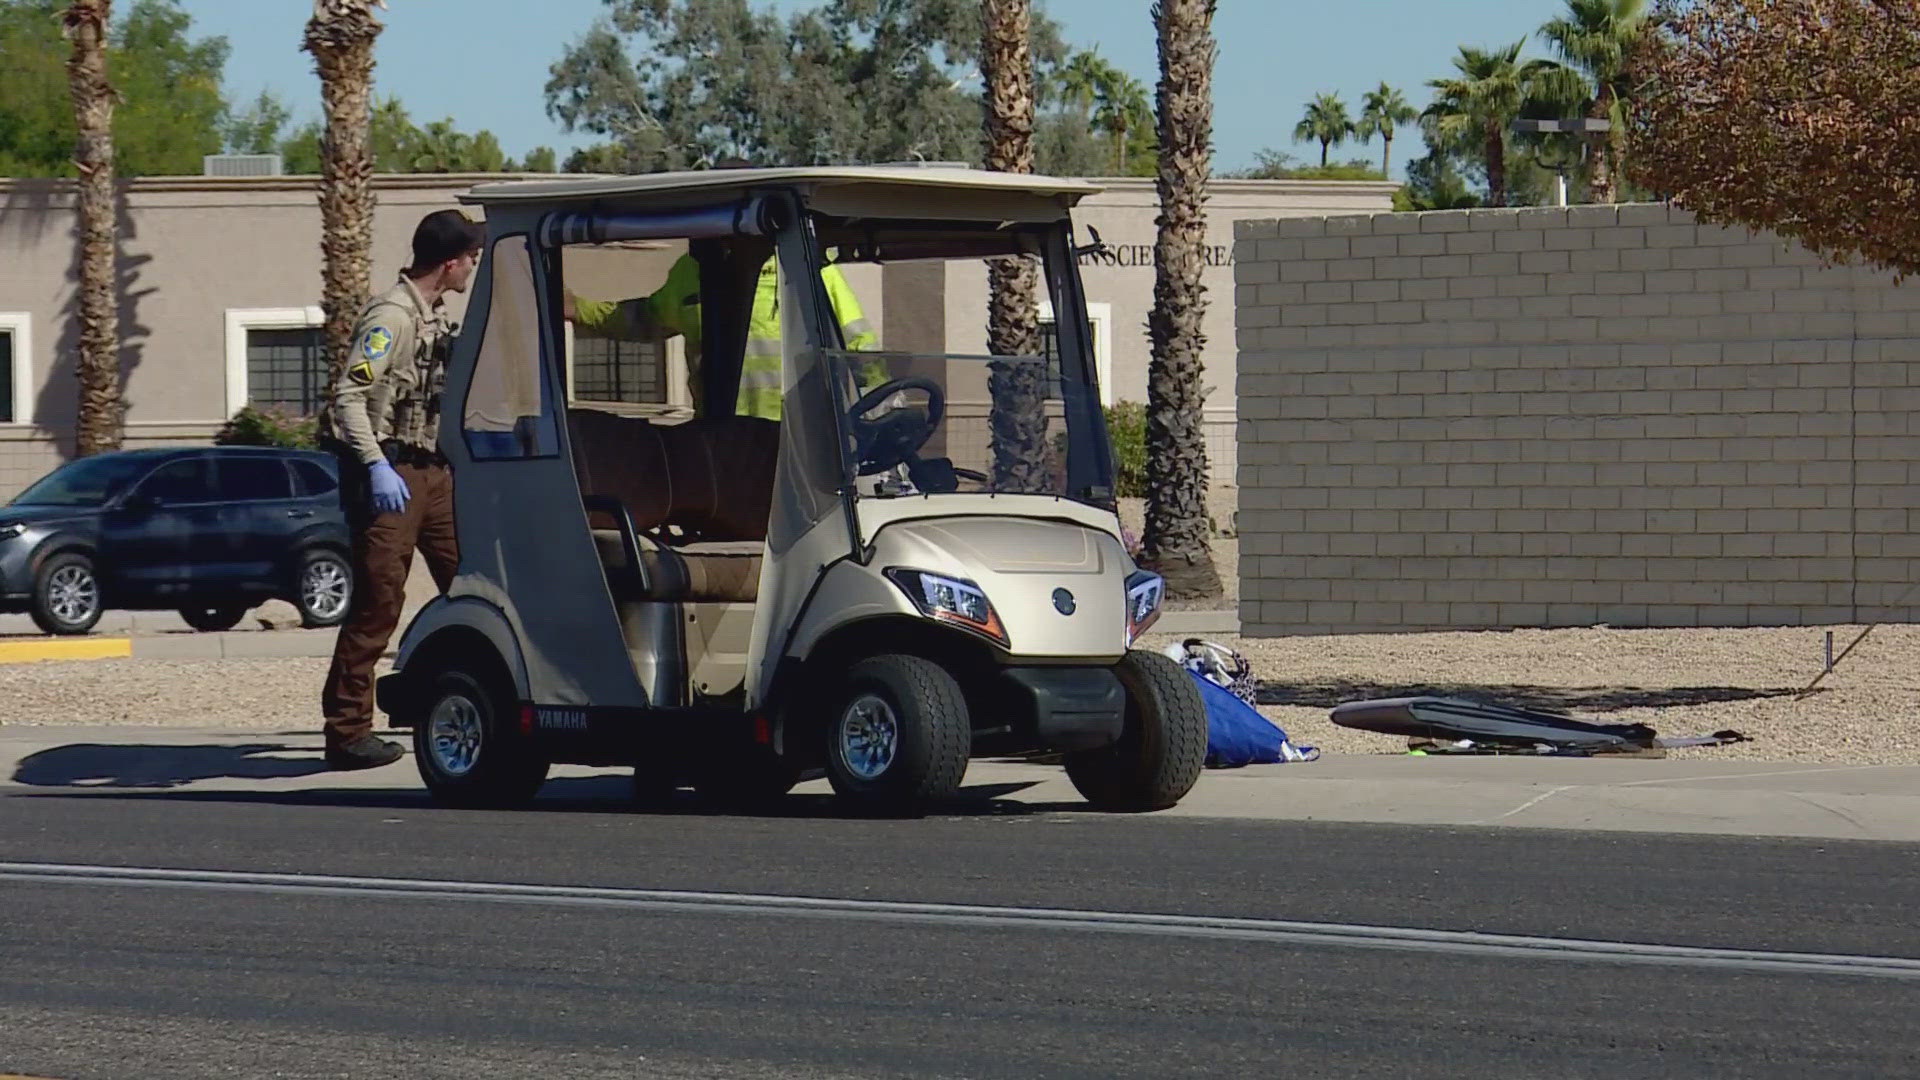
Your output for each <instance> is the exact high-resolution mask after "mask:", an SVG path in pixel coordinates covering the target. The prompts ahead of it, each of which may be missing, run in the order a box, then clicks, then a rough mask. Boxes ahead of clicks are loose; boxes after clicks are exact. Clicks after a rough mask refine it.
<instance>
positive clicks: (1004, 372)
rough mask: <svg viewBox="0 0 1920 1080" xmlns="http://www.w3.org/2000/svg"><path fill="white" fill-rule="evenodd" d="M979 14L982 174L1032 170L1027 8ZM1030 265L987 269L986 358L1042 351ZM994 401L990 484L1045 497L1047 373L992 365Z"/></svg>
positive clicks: (1001, 1)
mask: <svg viewBox="0 0 1920 1080" xmlns="http://www.w3.org/2000/svg"><path fill="white" fill-rule="evenodd" d="M980 8H981V19H982V23H981V34H982V37H981V49H980V74H981V78H982V79H983V80H984V81H985V82H986V84H987V97H986V106H987V108H986V123H987V168H989V169H993V170H995V171H996V172H1010V173H1030V172H1032V171H1033V113H1034V87H1033V54H1032V50H1031V47H1030V38H1031V35H1032V19H1033V12H1032V5H1031V4H1030V3H1029V0H986V2H985V3H983V4H981V5H980ZM1036 279H1037V275H1036V274H1035V271H1034V265H1033V263H1032V262H1031V261H1030V260H1027V259H1021V258H1005V259H994V260H992V262H990V263H989V264H988V267H987V280H988V286H987V287H988V291H989V298H988V308H987V342H988V351H989V352H991V353H993V355H995V356H1018V357H1033V356H1037V355H1038V354H1039V352H1040V329H1039V324H1040V308H1039V302H1038V300H1037V299H1036V297H1035V293H1034V287H1035V283H1036ZM988 390H989V396H990V397H991V398H992V399H993V420H992V426H993V477H994V481H993V482H994V486H995V488H997V489H999V490H1003V491H1044V490H1046V485H1047V480H1046V477H1047V475H1048V468H1047V416H1046V411H1045V410H1046V371H1045V370H1044V369H1043V368H1041V367H1040V365H1038V364H1035V363H1032V362H1031V361H1021V362H1001V361H996V362H994V364H993V365H992V367H991V373H990V374H989V376H988Z"/></svg>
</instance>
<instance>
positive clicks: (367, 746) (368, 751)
mask: <svg viewBox="0 0 1920 1080" xmlns="http://www.w3.org/2000/svg"><path fill="white" fill-rule="evenodd" d="M405 756H406V751H404V750H402V749H400V744H399V743H392V742H388V741H386V740H385V739H380V738H375V737H374V736H372V735H360V736H356V737H354V738H352V739H348V740H347V741H346V742H344V743H341V744H340V745H339V746H329V747H327V768H329V769H340V770H350V769H377V768H379V767H380V766H382V765H391V764H393V763H394V762H396V761H399V760H400V759H401V758H403V757H405Z"/></svg>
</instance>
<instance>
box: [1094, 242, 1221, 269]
mask: <svg viewBox="0 0 1920 1080" xmlns="http://www.w3.org/2000/svg"><path fill="white" fill-rule="evenodd" d="M1200 261H1201V262H1203V263H1205V264H1206V265H1208V266H1232V265H1233V264H1234V258H1233V246H1232V245H1230V244H1212V245H1209V246H1207V247H1203V248H1201V249H1200ZM1080 265H1081V266H1124V267H1128V268H1133V267H1144V268H1146V269H1149V270H1150V269H1152V268H1153V245H1152V244H1109V245H1107V249H1106V250H1105V251H1090V252H1087V253H1086V254H1084V255H1082V256H1080Z"/></svg>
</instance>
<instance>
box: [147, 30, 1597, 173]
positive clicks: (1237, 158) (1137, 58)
mask: <svg viewBox="0 0 1920 1080" xmlns="http://www.w3.org/2000/svg"><path fill="white" fill-rule="evenodd" d="M750 2H752V3H754V4H755V6H758V7H768V6H770V7H774V8H777V9H780V10H782V11H794V10H800V9H804V8H808V7H815V6H818V4H819V0H750ZM180 3H181V6H182V7H183V8H184V9H185V10H186V11H187V12H188V13H189V14H190V15H192V16H193V22H194V33H195V34H196V35H201V36H204V35H209V34H219V35H224V36H225V37H226V38H227V40H228V43H229V44H230V45H231V46H232V55H231V57H230V59H229V60H228V61H227V93H228V95H229V97H230V98H231V99H232V100H234V101H235V102H238V103H244V102H246V101H250V100H252V99H253V98H254V97H255V96H257V95H258V94H259V93H260V91H261V90H263V89H270V90H273V91H274V92H275V93H277V94H279V95H280V97H281V98H282V100H284V101H286V102H287V103H288V104H289V105H290V106H291V107H292V108H293V111H294V117H295V121H296V124H298V123H303V122H305V121H307V120H313V119H318V118H319V116H320V103H319V102H320V97H319V93H320V92H319V80H318V78H317V77H316V76H315V75H314V73H313V65H312V62H311V58H310V57H308V56H307V55H306V54H305V53H302V52H301V51H300V34H301V30H302V28H303V27H304V26H305V23H306V20H307V18H308V17H309V16H310V15H311V14H312V11H313V7H312V4H311V3H310V2H309V0H180ZM1036 3H1037V4H1038V6H1040V7H1042V8H1044V10H1045V11H1046V12H1047V13H1048V14H1049V15H1050V16H1052V17H1053V18H1054V20H1055V21H1057V22H1059V23H1060V25H1061V27H1062V28H1063V31H1064V33H1065V36H1066V39H1067V41H1068V42H1069V43H1070V44H1072V45H1073V46H1075V47H1077V48H1095V47H1097V48H1098V49H1099V51H1100V54H1101V55H1102V56H1104V57H1105V58H1106V59H1107V60H1109V61H1110V62H1112V63H1114V64H1116V65H1117V66H1119V67H1120V68H1122V69H1123V70H1125V71H1126V72H1128V73H1129V74H1131V75H1133V76H1134V77H1135V78H1137V79H1139V80H1140V81H1141V82H1142V83H1144V84H1146V85H1147V86H1148V87H1149V88H1151V87H1152V85H1153V82H1154V81H1155V79H1156V78H1157V75H1158V68H1157V62H1156V59H1155V56H1154V35H1153V24H1152V18H1151V16H1150V15H1149V14H1148V11H1149V7H1150V5H1149V3H1148V0H1036ZM1563 6H1564V5H1563V3H1562V0H1446V2H1445V3H1443V4H1436V3H1433V2H1432V0H1343V2H1327V0H1313V2H1306V0H1220V4H1219V9H1218V12H1217V14H1216V15H1215V16H1214V36H1215V39H1216V40H1217V41H1218V43H1219V47H1220V58H1219V61H1218V65H1217V67H1216V71H1215V83H1214V164H1215V168H1216V169H1220V170H1229V169H1238V168H1244V167H1247V166H1250V165H1252V164H1253V163H1254V161H1255V158H1256V155H1257V154H1258V153H1259V151H1261V150H1262V149H1274V150H1280V151H1284V152H1288V153H1291V154H1293V155H1294V156H1295V158H1296V159H1297V160H1299V161H1302V162H1307V161H1310V160H1314V159H1317V157H1318V154H1319V147H1318V146H1317V145H1316V144H1304V143H1303V144H1295V143H1294V142H1293V141H1292V134H1293V126H1294V124H1295V123H1297V122H1298V121H1299V119H1300V114H1301V111H1302V110H1303V109H1304V108H1305V106H1306V103H1307V102H1308V101H1309V100H1311V99H1312V97H1313V96H1314V95H1315V94H1316V93H1321V92H1326V91H1333V92H1337V93H1339V94H1340V95H1341V96H1342V97H1344V98H1345V99H1346V101H1347V104H1348V109H1349V111H1350V112H1351V113H1353V114H1354V115H1355V116H1357V115H1358V114H1359V110H1360V101H1361V95H1362V94H1364V93H1365V92H1366V91H1368V90H1370V89H1372V88H1374V87H1375V86H1377V85H1379V83H1380V82H1381V81H1382V80H1385V81H1386V82H1387V83H1389V84H1391V85H1393V86H1396V87H1399V88H1400V89H1401V90H1402V91H1403V92H1404V93H1405V94H1406V96H1407V99H1408V100H1409V101H1410V102H1412V103H1413V104H1414V106H1415V107H1416V108H1418V107H1421V106H1423V105H1425V104H1426V103H1427V101H1428V100H1429V99H1430V97H1431V94H1430V91H1428V89H1427V87H1426V83H1427V80H1429V79H1433V78H1439V77H1443V76H1445V75H1448V74H1450V72H1451V58H1452V56H1453V55H1454V54H1455V52H1456V51H1457V46H1459V45H1487V46H1490V45H1505V44H1512V43H1513V42H1515V41H1517V40H1520V39H1521V38H1523V37H1527V38H1530V40H1529V43H1528V50H1529V54H1530V55H1546V54H1545V51H1544V47H1543V46H1542V45H1541V44H1540V42H1539V40H1538V39H1537V38H1533V37H1532V36H1531V35H1532V33H1533V31H1534V30H1535V29H1537V28H1538V27H1539V26H1540V24H1541V23H1543V22H1546V21H1547V20H1548V19H1549V18H1552V17H1553V15H1554V14H1555V13H1556V12H1557V11H1558V10H1560V9H1561V8H1562V7H1563ZM605 8H606V5H605V3H604V0H389V3H388V10H387V11H386V12H385V13H384V14H383V15H382V19H383V20H384V21H385V23H386V27H387V28H386V30H385V31H384V32H383V33H382V34H381V35H380V39H379V44H378V46H377V52H376V56H375V60H376V64H377V66H376V68H375V71H374V79H375V82H376V85H377V89H376V92H377V93H378V94H379V95H381V96H383V97H384V96H386V95H387V94H394V95H397V96H398V97H399V98H400V100H401V101H402V102H403V103H404V104H405V105H406V107H407V108H408V110H409V112H410V113H411V114H412V116H413V118H414V121H415V122H416V123H426V122H427V121H430V120H438V119H441V118H443V117H451V118H452V119H453V120H454V122H455V124H456V126H457V127H458V128H459V129H460V130H462V131H477V130H479V129H481V128H486V129H488V130H491V131H492V132H493V133H494V134H495V135H496V136H498V137H499V139H500V143H501V145H502V147H503V148H505V150H506V151H507V153H508V154H510V155H513V156H515V157H518V156H521V155H523V154H525V153H526V152H527V151H528V150H530V149H532V148H534V147H536V146H543V145H544V146H552V147H553V148H554V149H556V150H558V151H560V155H561V157H562V158H563V159H564V158H565V156H566V152H567V151H568V150H570V149H573V148H574V147H577V146H580V145H582V144H584V143H586V142H590V141H592V140H591V139H590V138H588V137H585V136H582V135H569V134H567V133H566V132H564V131H562V130H561V128H560V125H559V123H558V122H557V121H555V120H552V119H551V118H549V117H548V116H547V114H546V98H545V94H544V92H543V87H544V86H545V85H546V80H547V69H548V67H549V66H550V65H551V64H552V63H553V62H554V61H555V60H557V59H559V58H560V56H561V54H562V53H563V52H564V51H565V50H566V48H567V46H568V45H569V44H570V43H572V42H573V41H574V40H575V39H577V38H578V37H579V36H580V35H581V34H582V33H583V32H585V31H586V29H587V28H588V27H589V26H591V25H592V24H593V21H594V20H595V19H596V18H598V17H599V16H600V14H601V12H603V11H604V10H605ZM1129 11H1131V12H1132V14H1131V15H1128V14H1127V12H1129ZM1440 12H1444V18H1441V17H1439V16H1438V15H1437V13H1440ZM1418 146H1419V140H1418V138H1417V137H1416V136H1415V134H1414V133H1413V132H1410V131H1408V132H1403V133H1402V135H1401V137H1400V139H1399V140H1398V141H1397V142H1396V143H1395V145H1394V159H1395V160H1394V172H1395V173H1396V174H1399V173H1400V172H1401V165H1402V164H1404V162H1405V160H1406V158H1408V157H1410V156H1416V155H1417V153H1418ZM1379 151H1380V146H1379V143H1378V142H1377V141H1376V142H1375V143H1374V144H1372V146H1371V147H1369V148H1368V149H1366V150H1364V151H1363V150H1361V149H1360V148H1358V147H1354V146H1351V145H1349V146H1347V147H1343V148H1336V149H1335V151H1334V158H1335V160H1341V159H1344V158H1347V157H1354V156H1361V155H1362V154H1365V155H1367V156H1371V157H1378V156H1379Z"/></svg>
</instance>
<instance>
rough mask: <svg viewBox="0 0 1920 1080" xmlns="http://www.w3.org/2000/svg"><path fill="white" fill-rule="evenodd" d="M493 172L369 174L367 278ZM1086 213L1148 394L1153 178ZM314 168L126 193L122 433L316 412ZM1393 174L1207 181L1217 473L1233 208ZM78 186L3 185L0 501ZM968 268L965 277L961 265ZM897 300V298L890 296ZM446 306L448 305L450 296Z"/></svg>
mask: <svg viewBox="0 0 1920 1080" xmlns="http://www.w3.org/2000/svg"><path fill="white" fill-rule="evenodd" d="M483 179H498V178H497V177H474V176H389V177H380V178H378V179H377V180H376V183H375V190H376V193H377V196H378V199H379V209H378V211H377V214H376V218H375V224H374V243H373V260H374V266H375V281H376V284H380V283H384V282H385V281H388V280H390V279H391V276H392V275H393V274H394V273H396V272H397V270H398V269H399V267H400V266H401V265H402V264H403V263H404V262H405V261H406V260H407V246H408V240H409V238H410V237H411V235H412V230H413V227H414V224H415V223H416V222H417V221H418V220H419V219H420V217H421V216H422V215H423V214H426V213H428V212H430V211H432V210H437V209H442V208H445V207H450V206H455V205H458V203H457V196H458V194H459V193H460V192H462V191H464V190H466V189H467V188H468V187H469V186H471V185H472V184H473V183H475V182H478V181H480V180H483ZM1103 183H1105V185H1106V187H1107V190H1106V191H1105V192H1103V193H1102V194H1100V195H1099V196H1096V197H1094V198H1093V199H1090V200H1088V201H1087V202H1086V203H1084V204H1082V207H1081V209H1080V211H1079V220H1080V221H1081V222H1082V223H1083V224H1084V225H1087V226H1091V227H1092V228H1093V229H1096V230H1098V231H1099V233H1100V236H1101V239H1102V240H1103V241H1105V243H1106V244H1107V245H1108V247H1109V248H1110V253H1109V254H1107V255H1104V256H1088V257H1087V258H1086V260H1085V261H1084V266H1083V276H1084V278H1085V281H1086V287H1087V294H1088V298H1089V300H1090V302H1091V307H1090V312H1089V314H1090V317H1091V318H1092V320H1093V322H1094V323H1095V335H1096V340H1097V343H1098V344H1097V351H1098V353H1099V361H1100V373H1101V382H1102V391H1103V394H1104V395H1105V396H1106V397H1107V398H1108V399H1109V400H1110V401H1111V400H1136V401H1143V400H1145V397H1146V371H1147V354H1148V348H1147V339H1146V329H1145V327H1146V316H1147V311H1148V308H1149V307H1150V306H1151V304H1152V298H1153V243H1154V236H1155V227H1154V215H1155V212H1156V209H1157V206H1156V198H1155V194H1154V187H1153V183H1152V181H1149V180H1136V179H1122V180H1113V181H1105V182H1103ZM315 188H316V184H315V181H314V180H313V179H312V178H310V177H284V176H276V177H245V178H227V177H180V178H155V179H145V180H135V181H132V182H129V183H128V184H126V185H125V187H124V188H123V192H124V194H123V197H122V198H123V203H122V214H121V219H120V228H121V235H122V244H121V249H122V256H121V262H120V273H121V295H122V302H121V309H120V335H121V341H122V349H121V357H122V361H121V366H122V371H123V373H124V376H125V386H126V391H125V397H126V404H127V414H126V436H127V445H129V446H144V445H154V444H157V443H166V442H170V441H189V442H204V441H206V440H207V439H209V438H210V437H211V436H212V434H213V433H214V431H215V430H217V429H218V427H219V426H220V425H221V424H222V423H223V422H224V421H225V419H226V418H227V417H229V416H231V415H232V414H233V413H234V412H236V411H237V410H239V409H240V408H241V407H242V406H243V405H245V404H247V403H248V402H254V403H256V404H279V405H284V406H287V407H289V408H291V409H294V410H296V411H306V410H309V409H311V408H312V406H313V404H314V403H315V401H316V400H317V395H318V394H319V393H320V391H321V386H320V381H321V380H320V372H321V370H322V364H321V358H320V352H319V330H318V328H319V325H320V322H321V316H320V308H319V300H320V273H319V250H320V213H319V209H318V205H317V203H316V199H315ZM1392 191H1393V185H1391V184H1381V183H1320V182H1311V181H1218V182H1216V183H1215V184H1214V185H1213V193H1212V202H1211V204H1210V221H1211V231H1212V236H1213V241H1214V242H1213V244H1212V248H1211V258H1210V260H1209V261H1210V264H1211V265H1210V267H1209V270H1208V280H1207V284H1208V288H1209V293H1210V298H1211V301H1212V306H1211V308H1210V310H1209V312H1208V317H1207V327H1208V329H1207V337H1208V358H1209V362H1208V369H1207V380H1208V385H1209V388H1210V394H1209V405H1208V418H1209V430H1210V446H1211V448H1212V451H1213V461H1214V472H1215V476H1216V478H1217V479H1218V480H1219V481H1220V482H1222V483H1226V482H1231V479H1232V477H1233V475H1234V467H1235V466H1234V456H1233V455H1234V438H1233V431H1234V417H1235V411H1234V401H1233V378H1234V375H1233V372H1234V345H1233V333H1234V322H1233V320H1234V315H1233V285H1234V268H1233V265H1232V264H1233V261H1234V255H1233V253H1234V243H1233V227H1234V224H1233V223H1234V221H1235V220H1236V219H1244V218H1286V217H1298V216H1317V215H1326V214H1338V213H1355V212H1366V211H1371V210H1385V209H1387V208H1389V206H1390V203H1391V195H1392ZM76 265H77V263H76V247H75V242H74V216H73V201H72V195H71V187H70V186H69V185H67V184H65V183H63V182H58V181H29V180H12V181H7V180H0V498H5V497H7V496H10V495H11V494H12V493H13V492H16V491H18V490H19V489H20V488H21V487H23V486H25V485H26V484H27V483H29V482H30V481H32V480H33V479H34V478H36V477H38V476H39V475H41V474H43V473H45V472H46V471H47V470H48V469H50V468H52V467H53V466H55V465H57V464H58V463H59V462H60V461H61V460H63V455H65V454H70V453H71V452H72V445H73V424H74V414H75V385H76V384H75V379H74V366H73V365H74V360H73V357H74V351H75V349H74V343H75V338H76V329H75V326H74V320H73V317H72V315H73V304H74V283H75V268H76ZM892 273H893V271H892V270H888V271H882V270H880V269H877V268H871V267H858V268H855V269H854V271H853V272H852V273H850V274H849V280H850V282H851V284H852V285H853V286H854V288H855V289H856V290H857V291H858V292H859V295H860V297H861V301H862V304H863V306H864V307H865V308H866V311H867V314H868V315H869V317H870V318H871V319H873V320H874V321H875V322H876V323H878V324H879V325H880V327H881V334H882V339H883V341H885V340H886V339H887V338H889V337H899V338H903V339H904V338H907V337H910V336H911V333H912V330H911V328H912V326H913V324H914V323H915V321H917V320H921V319H924V317H925V313H926V311H927V310H928V308H929V307H930V306H931V307H935V308H937V310H939V311H940V312H941V317H942V318H943V319H944V320H945V327H948V328H951V330H952V336H951V340H953V341H955V342H965V341H967V340H969V339H968V337H967V336H966V335H967V334H977V336H978V339H979V340H978V348H979V349H980V350H981V351H984V349H985V337H986V274H985V270H984V266H983V267H982V268H981V269H980V270H979V271H978V273H977V274H962V273H959V272H957V271H956V272H954V273H953V275H952V276H953V280H942V281H925V280H917V281H909V280H905V279H899V280H893V279H891V278H890V275H891V274H892ZM567 276H568V282H569V285H570V286H571V287H573V288H575V290H576V291H578V292H581V293H582V294H583V295H593V294H598V295H601V296H603V297H607V298H612V297H615V296H618V295H622V294H623V293H625V292H626V290H625V289H623V283H624V280H625V278H626V277H627V273H626V271H625V267H624V266H623V264H622V263H621V262H620V261H619V260H617V259H606V258H599V259H595V258H585V259H579V260H577V261H575V260H573V259H572V258H571V257H570V261H569V266H568V270H567ZM962 278H965V280H962ZM889 298H892V300H893V303H892V304H891V305H889V303H888V300H889ZM454 303H455V304H456V306H457V304H458V299H457V298H456V299H455V301H454ZM672 361H673V356H672V353H671V351H670V350H669V351H668V352H666V353H664V354H663V353H661V352H660V351H659V350H655V349H651V348H647V347H644V346H627V345H618V346H616V345H613V344H611V343H607V342H593V343H591V344H589V343H586V342H578V343H576V344H575V351H574V357H573V363H574V365H575V367H574V375H575V379H574V385H575V390H576V394H577V395H578V396H580V397H581V398H582V399H591V400H595V401H604V400H611V401H617V402H624V403H630V404H633V405H634V406H636V407H649V406H670V405H672V404H675V403H676V402H678V401H681V400H683V399H684V394H685V387H684V379H683V378H681V377H678V375H677V372H676V368H675V366H674V364H673V362H672Z"/></svg>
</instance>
